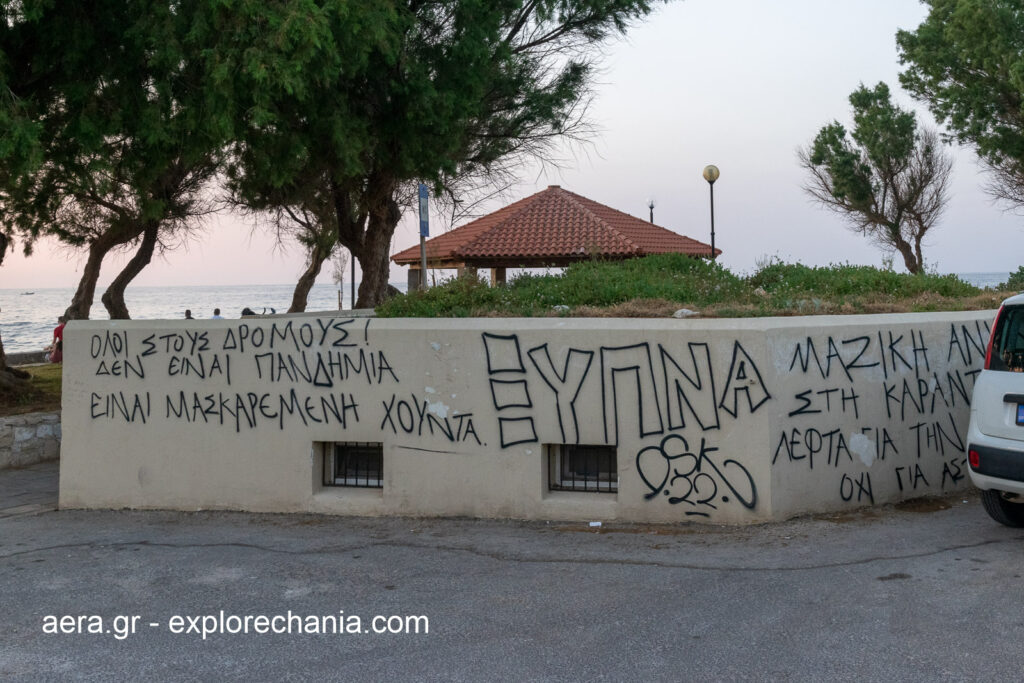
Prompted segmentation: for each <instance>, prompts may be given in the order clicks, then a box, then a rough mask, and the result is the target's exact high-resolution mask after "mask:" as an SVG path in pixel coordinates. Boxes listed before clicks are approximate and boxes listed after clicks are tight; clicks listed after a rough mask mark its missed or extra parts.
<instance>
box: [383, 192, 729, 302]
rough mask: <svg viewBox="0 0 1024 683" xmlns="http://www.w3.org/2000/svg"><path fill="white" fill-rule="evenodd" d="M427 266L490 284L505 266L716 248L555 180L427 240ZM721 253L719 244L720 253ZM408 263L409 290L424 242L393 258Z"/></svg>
mask: <svg viewBox="0 0 1024 683" xmlns="http://www.w3.org/2000/svg"><path fill="white" fill-rule="evenodd" d="M426 250H427V267H428V268H455V269H457V270H458V271H459V272H462V271H463V270H465V269H467V268H475V269H479V268H490V269H491V283H492V284H497V283H502V282H505V271H506V268H538V267H546V266H566V265H569V264H570V263H573V262H574V261H586V260H588V259H591V258H593V257H595V256H600V257H601V258H604V259H620V260H621V259H628V258H635V257H637V256H647V255H648V254H665V253H682V254H689V255H691V256H704V257H709V258H710V257H711V245H709V244H705V243H704V242H698V241H697V240H694V239H690V238H689V237H684V236H683V235H680V234H678V233H675V232H672V231H671V230H668V229H666V228H662V227H660V226H657V225H655V224H654V223H649V222H647V221H644V220H643V219H640V218H637V217H635V216H630V215H629V214H626V213H623V212H621V211H617V210H615V209H613V208H611V207H610V206H605V205H604V204H599V203H597V202H595V201H593V200H591V199H587V198H586V197H581V196H580V195H578V194H575V193H573V192H569V191H568V190H563V189H562V188H561V186H559V185H549V186H548V188H547V189H546V190H543V191H541V192H538V193H536V194H533V195H530V196H529V197H526V198H525V199H520V200H519V201H518V202H515V203H513V204H509V205H508V206H506V207H505V208H503V209H499V210H498V211H495V212H494V213H491V214H488V215H486V216H483V217H482V218H478V219H476V220H474V221H471V222H469V223H466V224H465V225H463V226H460V227H458V228H455V229H454V230H451V231H450V232H447V233H445V234H443V235H439V236H437V237H434V238H433V239H430V240H427V242H426ZM720 253H721V250H720V249H716V250H715V254H716V255H718V254H720ZM391 260H392V261H394V262H395V263H396V264H398V265H401V266H406V265H407V266H409V290H410V291H412V290H413V289H416V288H418V287H419V285H420V282H421V273H420V270H421V265H420V264H421V261H420V248H419V245H416V246H414V247H410V248H408V249H406V250H404V251H401V252H399V253H397V254H395V255H394V256H392V257H391Z"/></svg>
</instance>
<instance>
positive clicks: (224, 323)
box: [68, 309, 996, 331]
mask: <svg viewBox="0 0 1024 683" xmlns="http://www.w3.org/2000/svg"><path fill="white" fill-rule="evenodd" d="M995 314H996V310H995V309H992V310H984V311H940V312H926V313H879V314H864V315H813V316H788V317H770V318H696V319H689V320H675V319H662V318H370V319H367V324H372V325H373V327H374V328H376V329H381V328H385V329H392V330H434V329H444V330H447V331H456V330H480V329H486V330H552V331H556V330H652V331H673V330H710V331H715V330H749V331H769V330H787V329H793V328H805V329H806V328H825V327H846V326H857V325H870V324H877V325H886V326H889V325H899V324H911V325H914V324H927V323H943V322H951V321H957V320H990V319H992V318H994V317H995ZM351 317H353V316H351V315H348V314H347V312H345V311H340V312H333V311H325V312H314V313H307V314H291V315H289V316H287V317H282V318H273V317H261V318H251V319H224V320H195V321H189V322H188V324H184V323H185V321H184V320H73V321H71V322H70V323H68V329H69V330H70V331H77V330H81V331H89V330H122V329H123V330H145V329H159V330H166V329H184V328H188V329H210V330H219V329H228V328H234V327H236V326H237V325H239V324H240V323H246V324H249V325H261V324H272V323H274V322H278V323H279V324H288V323H292V324H293V325H294V324H296V323H298V324H301V322H300V321H302V320H305V319H310V320H313V319H317V318H321V319H323V318H338V319H348V318H351ZM370 320H372V323H371V322H369V321H370ZM360 324H362V323H360Z"/></svg>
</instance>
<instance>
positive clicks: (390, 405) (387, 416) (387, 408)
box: [380, 394, 398, 434]
mask: <svg viewBox="0 0 1024 683" xmlns="http://www.w3.org/2000/svg"><path fill="white" fill-rule="evenodd" d="M396 400H398V397H397V396H395V395H394V394H392V395H391V401H390V402H388V401H382V403H383V404H384V419H383V420H381V422H380V429H381V431H383V430H384V425H386V424H389V423H390V424H391V433H392V434H397V433H398V429H397V428H396V427H395V421H394V419H393V418H392V417H391V411H392V410H393V409H394V407H395V401H396Z"/></svg>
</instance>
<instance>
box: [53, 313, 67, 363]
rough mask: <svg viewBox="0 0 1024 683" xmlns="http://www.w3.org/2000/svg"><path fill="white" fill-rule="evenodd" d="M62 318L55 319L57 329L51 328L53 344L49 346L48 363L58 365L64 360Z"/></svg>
mask: <svg viewBox="0 0 1024 683" xmlns="http://www.w3.org/2000/svg"><path fill="white" fill-rule="evenodd" d="M64 322H65V320H64V316H60V317H59V318H57V327H55V328H53V343H52V344H50V362H51V363H60V362H62V361H63V360H64Z"/></svg>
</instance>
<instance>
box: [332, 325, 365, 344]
mask: <svg viewBox="0 0 1024 683" xmlns="http://www.w3.org/2000/svg"><path fill="white" fill-rule="evenodd" d="M355 321H356V319H355V318H349V319H347V320H339V321H338V322H336V323H334V324H333V325H331V329H332V330H334V331H335V332H338V333H340V334H341V336H340V337H338V338H337V339H335V340H334V341H333V342H332V343H331V346H333V347H334V348H346V347H352V346H356V343H355V342H350V341H346V340H347V339H348V336H349V331H348V330H347V329H346V326H347V325H351V324H352V323H354V322H355ZM367 322H369V321H367Z"/></svg>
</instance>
